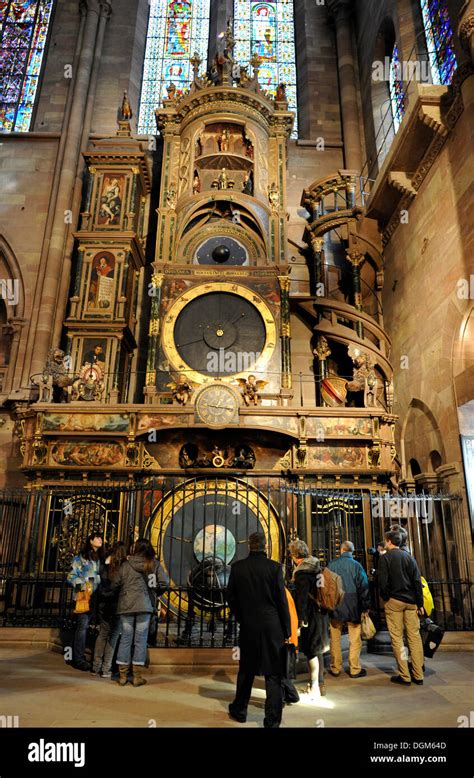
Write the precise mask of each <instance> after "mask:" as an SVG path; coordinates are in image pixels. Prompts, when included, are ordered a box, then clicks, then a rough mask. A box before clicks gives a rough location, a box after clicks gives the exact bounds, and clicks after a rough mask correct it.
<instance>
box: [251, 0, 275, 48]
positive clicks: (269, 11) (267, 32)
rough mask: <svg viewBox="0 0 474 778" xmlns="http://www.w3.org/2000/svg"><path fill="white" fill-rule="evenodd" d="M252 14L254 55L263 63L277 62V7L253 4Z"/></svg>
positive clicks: (268, 4) (269, 4)
mask: <svg viewBox="0 0 474 778" xmlns="http://www.w3.org/2000/svg"><path fill="white" fill-rule="evenodd" d="M251 13H252V17H253V18H252V23H253V29H252V37H253V40H254V53H255V54H257V56H258V57H260V59H261V60H262V62H276V56H277V54H276V40H275V23H276V9H275V5H274V4H273V3H252V10H251Z"/></svg>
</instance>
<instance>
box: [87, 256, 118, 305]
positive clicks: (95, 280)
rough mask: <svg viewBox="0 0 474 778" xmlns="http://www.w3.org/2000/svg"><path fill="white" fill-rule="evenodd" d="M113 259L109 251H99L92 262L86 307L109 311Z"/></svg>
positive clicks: (111, 295) (113, 269)
mask: <svg viewBox="0 0 474 778" xmlns="http://www.w3.org/2000/svg"><path fill="white" fill-rule="evenodd" d="M114 287H115V257H114V255H113V254H112V253H111V252H110V251H99V253H98V254H96V255H95V257H94V259H93V260H92V272H91V281H90V286H89V294H88V298H87V307H88V308H94V309H99V310H103V311H111V309H112V307H113V302H114Z"/></svg>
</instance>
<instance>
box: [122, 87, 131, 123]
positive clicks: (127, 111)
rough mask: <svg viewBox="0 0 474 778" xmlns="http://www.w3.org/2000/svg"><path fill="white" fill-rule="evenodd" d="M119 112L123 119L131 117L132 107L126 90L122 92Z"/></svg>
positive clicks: (126, 119) (128, 119) (127, 119)
mask: <svg viewBox="0 0 474 778" xmlns="http://www.w3.org/2000/svg"><path fill="white" fill-rule="evenodd" d="M120 113H121V116H122V120H123V121H130V119H132V118H133V112H132V107H131V105H130V101H129V99H128V94H127V90H125V92H124V93H123V100H122V107H121V109H120Z"/></svg>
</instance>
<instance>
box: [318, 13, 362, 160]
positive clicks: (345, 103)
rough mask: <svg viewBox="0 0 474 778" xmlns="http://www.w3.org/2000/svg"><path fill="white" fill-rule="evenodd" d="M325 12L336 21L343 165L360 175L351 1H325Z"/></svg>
mask: <svg viewBox="0 0 474 778" xmlns="http://www.w3.org/2000/svg"><path fill="white" fill-rule="evenodd" d="M327 6H328V11H329V13H330V14H331V16H332V17H333V18H334V20H335V24H336V40H337V62H338V70H339V93H340V100H341V114H342V129H343V133H344V156H345V165H346V167H347V168H350V169H351V170H357V171H358V172H360V170H361V168H362V159H361V152H360V125H359V110H358V104H357V89H356V76H355V71H356V62H355V60H354V54H353V50H352V26H351V10H352V0H327Z"/></svg>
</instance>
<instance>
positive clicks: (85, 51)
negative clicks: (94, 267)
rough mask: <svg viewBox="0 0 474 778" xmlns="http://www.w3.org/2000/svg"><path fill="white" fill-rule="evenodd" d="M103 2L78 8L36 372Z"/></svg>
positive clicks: (51, 311)
mask: <svg viewBox="0 0 474 778" xmlns="http://www.w3.org/2000/svg"><path fill="white" fill-rule="evenodd" d="M104 5H107V6H109V3H108V2H105V1H104V0H87V2H85V1H84V2H82V7H83V8H84V7H87V17H86V22H85V28H84V37H83V41H82V49H81V55H80V59H79V64H78V72H77V77H76V82H75V87H74V97H73V103H72V108H71V115H70V118H69V124H68V126H67V128H65V132H66V133H67V139H66V145H65V150H64V158H63V163H62V168H61V175H60V180H59V188H58V197H57V202H56V212H55V217H54V221H53V227H52V232H51V239H50V244H49V251H48V257H47V264H46V269H45V275H44V279H43V285H42V289H40V290H39V292H40V295H41V308H40V311H39V316H38V322H37V326H36V333H35V341H34V354H33V359H32V365H31V372H32V373H35V372H40V371H41V370H42V368H43V366H44V364H45V361H46V356H47V353H48V349H49V348H50V346H51V331H52V329H53V322H54V319H55V314H56V310H57V305H58V297H59V293H60V278H61V269H62V264H63V259H64V249H65V245H66V241H67V237H68V228H69V226H70V221H67V220H66V216H65V214H66V213H67V212H70V211H72V205H73V202H72V201H73V192H74V184H75V178H76V171H77V166H78V161H79V154H80V151H81V140H82V132H83V124H84V117H85V111H86V105H87V96H88V92H89V84H90V78H91V70H92V63H93V61H94V52H95V45H96V38H97V30H98V26H99V17H100V14H101V12H102V7H103V6H104ZM61 323H62V322H61Z"/></svg>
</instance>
